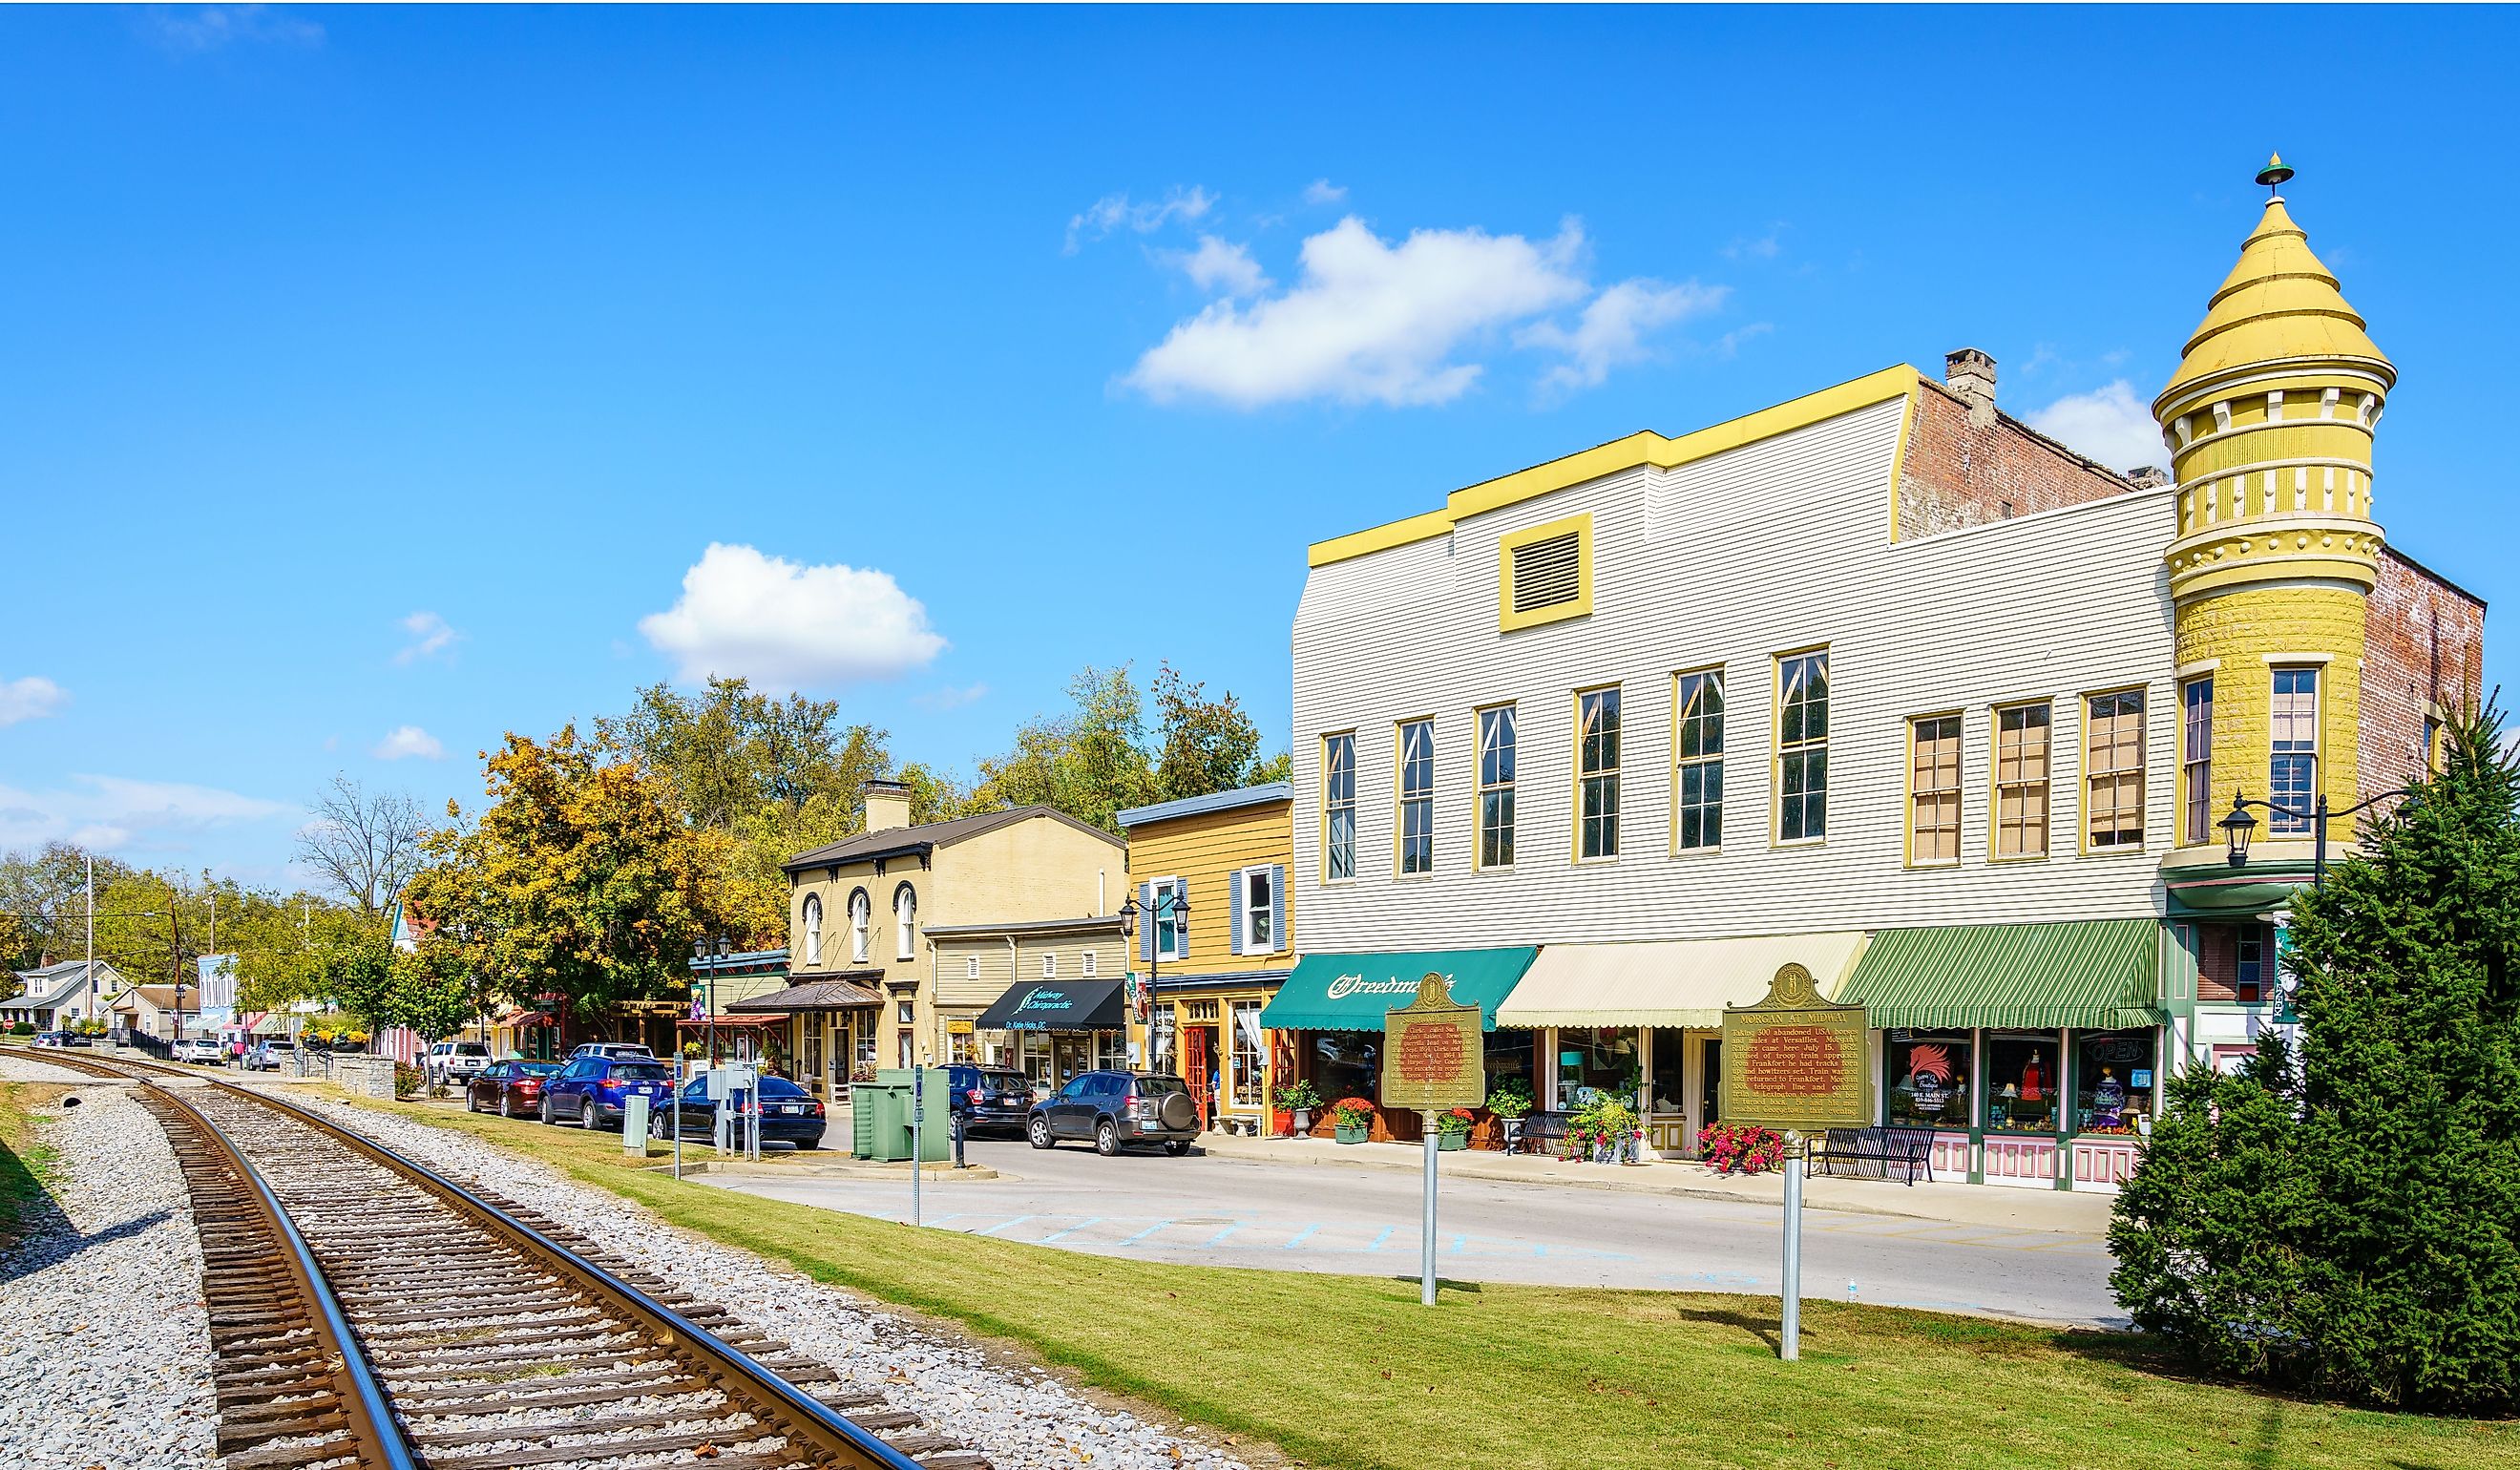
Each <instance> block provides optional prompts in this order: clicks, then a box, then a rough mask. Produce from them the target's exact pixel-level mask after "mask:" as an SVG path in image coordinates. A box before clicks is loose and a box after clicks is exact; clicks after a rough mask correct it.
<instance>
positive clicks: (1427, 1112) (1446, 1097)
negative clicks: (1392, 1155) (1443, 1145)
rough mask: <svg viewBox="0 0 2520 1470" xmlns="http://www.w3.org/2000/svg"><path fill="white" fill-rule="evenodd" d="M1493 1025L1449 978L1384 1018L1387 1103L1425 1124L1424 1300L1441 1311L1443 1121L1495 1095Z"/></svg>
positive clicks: (1429, 982) (1425, 983)
mask: <svg viewBox="0 0 2520 1470" xmlns="http://www.w3.org/2000/svg"><path fill="white" fill-rule="evenodd" d="M1486 1035H1487V1031H1486V1019H1485V1017H1484V1015H1483V1014H1482V1013H1481V1012H1480V1010H1479V1008H1478V1007H1477V1006H1475V1005H1457V1004H1455V1003H1454V1002H1453V991H1452V987H1451V986H1450V985H1449V984H1447V983H1446V981H1445V979H1444V977H1443V976H1442V975H1437V974H1429V975H1428V976H1426V978H1424V979H1422V980H1420V981H1418V999H1417V1000H1415V1001H1412V1002H1409V1003H1408V1004H1407V1005H1404V1006H1401V1007H1400V1008H1399V1009H1397V1010H1391V1011H1385V1012H1384V1013H1383V1017H1382V1098H1383V1101H1384V1102H1386V1103H1388V1104H1390V1105H1392V1106H1395V1107H1406V1108H1414V1109H1416V1110H1417V1112H1418V1115H1419V1116H1420V1117H1421V1118H1423V1119H1424V1120H1425V1135H1426V1139H1425V1141H1426V1205H1425V1219H1424V1220H1423V1222H1422V1223H1421V1224H1420V1225H1419V1228H1418V1235H1419V1238H1418V1304H1419V1305H1420V1306H1425V1307H1432V1306H1434V1305H1435V1155H1436V1153H1437V1152H1438V1151H1439V1147H1440V1145H1439V1139H1440V1138H1441V1136H1442V1133H1443V1130H1442V1128H1441V1126H1440V1125H1439V1124H1438V1123H1437V1122H1436V1119H1437V1118H1438V1116H1439V1115H1441V1114H1443V1113H1445V1112H1448V1111H1450V1110H1452V1109H1454V1108H1457V1107H1476V1106H1478V1105H1479V1103H1481V1102H1483V1101H1485V1100H1486V1099H1487V1095H1488V1074H1487V1054H1486V1047H1485V1040H1486Z"/></svg>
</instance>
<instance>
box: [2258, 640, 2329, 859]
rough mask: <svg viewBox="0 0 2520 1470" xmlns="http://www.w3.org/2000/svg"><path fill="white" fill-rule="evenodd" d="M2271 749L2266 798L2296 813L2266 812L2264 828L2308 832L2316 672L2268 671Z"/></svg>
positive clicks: (2314, 773)
mask: <svg viewBox="0 0 2520 1470" xmlns="http://www.w3.org/2000/svg"><path fill="white" fill-rule="evenodd" d="M2274 684H2275V689H2274V719H2273V731H2272V734H2273V741H2274V743H2273V750H2271V751H2270V752H2269V754H2268V757H2267V796H2268V798H2269V799H2270V800H2272V801H2273V802H2274V804H2275V805H2276V806H2278V807H2289V808H2291V809H2292V810H2293V811H2295V812H2299V813H2301V814H2302V815H2300V816H2298V817H2289V816H2286V815H2285V814H2284V813H2282V812H2280V811H2277V812H2273V813H2270V814H2269V818H2270V820H2269V821H2268V823H2267V830H2268V831H2270V832H2287V833H2297V832H2306V831H2309V830H2310V813H2311V803H2313V802H2315V801H2317V800H2318V795H2317V793H2318V670H2317V669H2277V670H2275V671H2274Z"/></svg>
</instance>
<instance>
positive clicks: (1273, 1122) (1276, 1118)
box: [1269, 1107, 1295, 1138]
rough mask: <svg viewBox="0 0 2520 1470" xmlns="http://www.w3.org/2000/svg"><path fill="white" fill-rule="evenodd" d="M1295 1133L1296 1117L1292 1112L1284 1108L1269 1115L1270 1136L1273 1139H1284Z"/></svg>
mask: <svg viewBox="0 0 2520 1470" xmlns="http://www.w3.org/2000/svg"><path fill="white" fill-rule="evenodd" d="M1294 1131H1295V1115H1294V1113H1293V1111H1292V1110H1290V1109H1287V1108H1283V1107H1282V1108H1279V1109H1278V1110H1277V1111H1275V1112H1273V1113H1271V1114H1270V1115H1269V1135H1270V1136H1271V1137H1276V1138H1283V1137H1285V1136H1287V1135H1289V1134H1291V1133H1293V1132H1294Z"/></svg>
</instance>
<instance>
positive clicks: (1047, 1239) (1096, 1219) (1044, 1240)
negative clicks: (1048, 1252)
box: [1033, 1215, 1102, 1245]
mask: <svg viewBox="0 0 2520 1470" xmlns="http://www.w3.org/2000/svg"><path fill="white" fill-rule="evenodd" d="M1101 1224H1102V1216H1100V1215H1095V1216H1091V1217H1089V1218H1087V1219H1084V1220H1080V1221H1078V1222H1077V1223H1076V1224H1074V1225H1069V1226H1068V1227H1067V1228H1066V1229H1063V1230H1053V1231H1051V1232H1050V1233H1049V1234H1047V1235H1044V1236H1043V1237H1041V1238H1040V1239H1039V1240H1036V1241H1034V1242H1033V1244H1035V1245H1048V1244H1050V1243H1051V1242H1052V1241H1054V1240H1057V1239H1059V1238H1060V1237H1062V1236H1067V1235H1073V1234H1075V1233H1076V1232H1077V1231H1079V1230H1081V1229H1084V1228H1085V1227H1086V1226H1087V1225H1101Z"/></svg>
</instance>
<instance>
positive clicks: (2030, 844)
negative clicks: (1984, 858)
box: [1995, 704, 2049, 858]
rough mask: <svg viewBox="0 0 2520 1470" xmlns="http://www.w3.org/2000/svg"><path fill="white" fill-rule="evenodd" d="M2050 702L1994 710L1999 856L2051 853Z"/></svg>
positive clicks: (2030, 856) (2044, 854)
mask: <svg viewBox="0 0 2520 1470" xmlns="http://www.w3.org/2000/svg"><path fill="white" fill-rule="evenodd" d="M2048 729H2049V719H2048V706H2047V705H2046V704H2016V705H2013V706H2012V707H2010V708H2009V709H2000V710H1997V711H1996V712H1995V856H1997V857H1999V858H2044V857H2046V856H2048Z"/></svg>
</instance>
